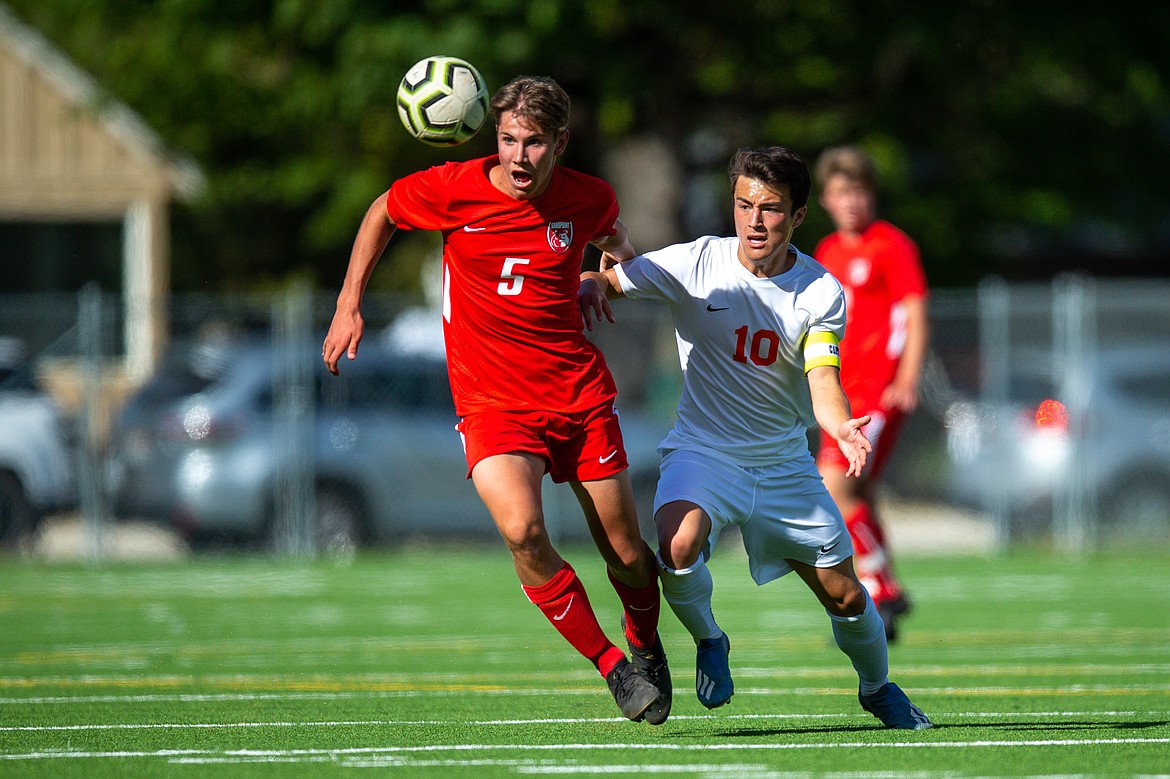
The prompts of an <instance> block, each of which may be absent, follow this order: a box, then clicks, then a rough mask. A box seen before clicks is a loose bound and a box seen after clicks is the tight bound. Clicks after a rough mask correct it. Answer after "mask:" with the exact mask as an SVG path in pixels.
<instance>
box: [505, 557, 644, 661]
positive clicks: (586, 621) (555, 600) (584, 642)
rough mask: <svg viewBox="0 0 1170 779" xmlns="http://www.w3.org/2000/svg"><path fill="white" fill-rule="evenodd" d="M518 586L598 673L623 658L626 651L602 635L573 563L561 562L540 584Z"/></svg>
mask: <svg viewBox="0 0 1170 779" xmlns="http://www.w3.org/2000/svg"><path fill="white" fill-rule="evenodd" d="M521 588H522V589H523V590H524V594H525V595H527V596H528V600H530V601H532V602H533V603H535V604H536V606H537V608H539V609H540V610H541V612H543V613H544V616H546V617H548V621H549V622H551V623H552V626H553V627H554V628H556V629H557V632H559V633H560V634H561V635H562V636H564V637H565V640H566V641H568V642H569V643H570V644H572V646H573V648H574V649H576V650H577V651H578V652H580V653H581V654H582V655H584V656H585V657H587V658H589V661H590V662H591V663H593V665H594V667H596V668H597V670H598V672H599V673H600V674H601V675H602V676H608V675H609V672H610V671H612V670H613V667H614V666H615V665H617V663H618V661H619V660H624V659H625V657H626V653H625V652H623V651H622V650H620V649H618V648H617V647H616V646H614V644H613V642H612V641H610V640H609V639H608V638H606V635H605V633H604V632H603V631H602V629H601V625H599V624H598V623H597V616H596V615H595V614H594V613H593V607H592V606H590V605H589V596H588V595H586V594H585V585H583V584H582V583H581V580H580V579H578V578H577V572H576V571H574V570H573V566H571V565H569V564H568V563H565V567H564V568H562V569H561V570H559V571H557V573H556V575H555V576H553V577H552V578H551V579H549V580H548V581H547V582H545V583H544V584H541V585H540V586H538V587H529V586H527V585H521Z"/></svg>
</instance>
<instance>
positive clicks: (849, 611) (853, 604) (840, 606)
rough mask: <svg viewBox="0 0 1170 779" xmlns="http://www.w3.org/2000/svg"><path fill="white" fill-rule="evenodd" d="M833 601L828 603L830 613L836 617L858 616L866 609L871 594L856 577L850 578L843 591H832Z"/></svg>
mask: <svg viewBox="0 0 1170 779" xmlns="http://www.w3.org/2000/svg"><path fill="white" fill-rule="evenodd" d="M830 595H831V597H832V602H831V603H830V604H829V605H828V610H829V613H830V614H832V615H833V616H836V617H856V616H858V615H860V614H861V613H862V612H863V611H865V606H866V603H867V602H868V601H869V596H868V595H867V594H866V592H865V587H863V586H862V585H861V582H859V581H857V580H856V579H853V580H848V584H847V585H846V586H845V587H844V588H842V591H841V592H838V593H830Z"/></svg>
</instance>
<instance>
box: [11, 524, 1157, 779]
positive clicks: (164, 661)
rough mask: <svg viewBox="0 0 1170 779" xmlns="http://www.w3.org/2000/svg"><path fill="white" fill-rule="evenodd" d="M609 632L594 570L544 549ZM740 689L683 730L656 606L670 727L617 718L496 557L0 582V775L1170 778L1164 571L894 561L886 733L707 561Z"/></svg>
mask: <svg viewBox="0 0 1170 779" xmlns="http://www.w3.org/2000/svg"><path fill="white" fill-rule="evenodd" d="M562 551H564V552H565V553H566V556H567V557H569V559H570V560H571V562H573V563H574V565H575V566H576V568H577V569H578V571H579V572H580V573H581V575H582V577H583V578H584V579H585V582H586V585H587V586H588V587H589V591H590V595H591V598H592V600H593V603H594V606H595V608H596V610H597V611H598V614H599V616H600V617H601V619H602V620H603V622H605V623H606V627H607V629H610V628H612V629H610V634H611V637H614V638H616V637H618V629H617V627H616V623H617V620H618V612H617V605H616V597H615V596H614V594H613V591H612V590H611V589H610V588H609V586H608V584H607V582H606V580H605V575H604V572H603V570H602V568H601V566H600V564H599V562H598V559H599V558H598V557H597V555H596V553H595V552H593V551H592V550H590V549H584V548H581V549H566V550H562ZM712 569H713V571H714V575H715V580H716V587H717V591H716V603H715V606H716V614H717V616H719V617H720V620H721V622H722V624H723V626H724V627H725V629H726V630H727V631H728V633H729V634H730V635H731V638H732V655H731V659H732V668H733V671H734V673H735V675H736V685H737V692H736V695H735V698H734V699H733V701H732V703H731V705H729V706H726V707H724V708H722V709H719V710H716V711H714V712H709V711H707V710H706V709H704V708H702V707H701V706H700V705H699V703H698V701H697V700H696V699H695V696H694V690H693V674H694V654H693V651H694V649H693V645H692V644H691V642H690V640H689V638H688V637H687V636H686V635H685V633H684V632H683V630H682V628H681V626H679V624H678V623H677V622H676V621H675V620H674V617H673V615H671V614H670V613H669V611H668V610H667V609H666V608H665V607H664V611H663V636H664V640H665V643H666V649H667V652H668V654H669V656H670V659H671V665H672V668H673V670H674V678H675V688H676V695H675V704H674V711H673V714H672V716H671V719H670V721H669V722H667V723H666V724H665V725H663V726H661V727H657V728H654V727H651V726H649V725H646V724H644V723H637V724H635V723H631V722H628V721H626V720H624V719H621V718H620V716H619V715H618V711H617V708H616V707H615V706H614V704H613V702H612V699H611V698H610V697H609V695H608V693H607V692H606V689H605V684H604V681H603V680H602V679H601V678H600V677H599V676H598V675H597V674H596V673H595V672H594V671H593V670H592V668H591V667H589V666H588V665H587V664H586V663H585V661H583V660H582V659H581V658H580V657H578V656H577V655H576V654H575V653H573V652H572V651H571V650H570V649H569V648H568V646H567V645H566V644H564V642H563V641H562V640H561V639H560V637H559V636H557V635H556V634H555V633H554V632H553V630H552V629H551V628H550V627H549V625H548V624H547V623H546V622H545V620H544V618H543V617H542V616H541V615H540V614H539V612H538V611H537V610H536V609H535V607H533V606H531V605H530V604H529V603H528V602H527V600H525V598H524V596H523V595H522V593H521V591H520V589H519V586H518V584H517V582H516V581H515V578H514V574H513V573H512V569H511V565H510V562H509V561H508V559H507V556H506V553H505V552H504V550H503V548H502V546H500V547H497V546H487V547H483V548H465V547H458V548H446V547H441V546H436V547H424V548H411V549H408V550H400V551H395V552H386V553H382V554H370V555H368V556H363V557H359V558H358V559H357V560H356V561H354V562H352V563H349V564H344V565H343V564H331V563H325V562H320V563H297V562H281V561H272V560H264V559H252V558H214V559H196V560H194V561H191V562H187V563H165V564H162V563H152V564H129V563H121V564H109V565H105V566H88V565H84V564H71V565H62V564H48V563H33V562H26V561H22V560H16V559H3V560H0V776H21V777H65V776H85V777H104V776H111V777H112V776H117V777H127V776H150V777H159V776H192V775H199V776H207V775H210V776H232V777H239V776H245V777H246V776H254V775H255V776H274V775H278V776H282V777H283V776H291V777H297V776H314V777H316V776H323V775H354V771H356V770H359V769H371V768H373V769H381V771H380V772H381V773H383V774H385V773H393V774H394V775H401V776H410V777H421V776H462V775H465V776H476V777H499V776H528V775H554V776H571V775H582V776H592V775H597V774H607V775H635V774H643V775H649V774H655V775H666V776H694V777H731V776H745V777H776V776H785V777H788V776H794V777H800V776H816V775H830V776H834V777H895V776H898V777H900V776H920V777H925V776H931V777H933V776H1063V777H1067V776H1078V777H1084V776H1132V775H1158V774H1160V775H1167V774H1170V554H1168V553H1166V552H1158V553H1155V554H1154V555H1153V556H1152V557H1144V556H1138V555H1136V554H1134V555H1127V556H1120V555H1117V556H1112V555H1111V556H1093V557H1088V558H1083V559H1078V560H1071V561H1070V560H1066V559H1063V558H1060V557H1056V556H1052V555H1049V554H1045V553H1042V552H1027V553H1014V554H1009V555H1005V556H997V557H953V558H946V559H935V558H906V559H903V560H902V563H901V572H902V575H903V578H904V579H905V580H906V582H907V583H908V586H909V587H910V588H911V591H912V594H913V595H914V597H915V604H916V609H915V612H914V613H913V614H912V615H911V617H909V618H908V619H907V620H906V621H905V623H904V633H903V636H902V640H901V641H900V642H899V643H898V644H897V645H895V646H894V647H893V648H892V650H891V676H892V678H893V679H894V680H895V681H897V682H899V683H900V684H901V685H902V687H903V688H905V689H906V690H907V691H908V692H909V693H910V695H911V697H912V698H913V699H914V701H915V702H916V703H918V704H919V705H920V706H921V707H922V708H923V709H925V710H926V712H927V713H928V714H929V715H930V716H931V717H932V719H933V720H934V722H935V725H936V727H935V729H933V730H929V731H923V732H905V731H888V730H884V729H882V728H881V727H880V726H879V723H878V722H877V720H875V719H873V718H872V717H870V716H869V715H868V714H865V713H864V712H863V711H862V710H861V709H860V707H859V706H858V704H857V699H856V677H855V675H854V674H853V671H852V669H851V667H850V666H849V664H848V661H847V659H846V658H845V657H844V655H842V654H840V653H839V652H838V650H837V649H836V647H835V646H834V645H833V644H832V641H831V636H830V632H829V626H828V620H827V618H826V617H825V615H824V612H823V611H821V610H820V609H819V608H818V607H817V606H816V605H815V604H814V603H813V599H812V596H811V595H810V594H809V593H808V592H807V590H805V589H804V586H803V585H802V584H801V583H800V581H799V580H798V579H797V578H796V577H795V576H789V577H786V578H785V579H783V580H781V581H780V582H777V583H774V584H772V585H769V586H767V587H764V588H757V587H756V586H755V585H754V584H752V583H751V581H750V579H749V578H748V575H747V573H746V570H745V565H744V560H743V557H742V552H740V551H738V550H737V549H735V548H733V547H730V545H728V548H721V550H720V553H719V554H717V555H716V559H715V560H714V561H713V562H712Z"/></svg>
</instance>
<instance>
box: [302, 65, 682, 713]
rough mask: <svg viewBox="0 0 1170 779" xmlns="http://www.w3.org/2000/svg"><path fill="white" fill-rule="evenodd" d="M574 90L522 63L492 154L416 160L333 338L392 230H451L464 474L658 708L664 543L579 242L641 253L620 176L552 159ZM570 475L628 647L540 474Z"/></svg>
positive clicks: (352, 322) (529, 579) (544, 583)
mask: <svg viewBox="0 0 1170 779" xmlns="http://www.w3.org/2000/svg"><path fill="white" fill-rule="evenodd" d="M569 107H570V106H569V97H568V95H567V94H565V92H564V90H563V89H561V87H560V86H558V85H557V84H556V82H555V81H553V80H551V79H547V78H531V77H520V78H517V79H514V80H513V81H512V82H511V83H509V84H507V85H505V86H504V87H503V88H501V89H500V90H499V92H497V93H496V95H495V96H494V97H493V98H492V101H491V110H492V114H493V115H494V116H495V119H496V141H497V149H498V154H497V155H493V156H490V157H485V158H482V159H475V160H469V161H466V162H451V163H447V164H446V165H441V166H438V167H434V168H430V169H427V170H423V171H420V172H418V173H414V174H412V175H409V176H406V177H404V178H402V179H399V180H398V181H396V182H394V184H392V185H391V187H390V189H389V191H387V192H386V193H384V194H382V195H381V196H379V197H378V198H377V199H376V200H375V201H374V203H373V204H372V205H371V206H370V208H369V210H368V211H367V213H366V216H365V218H364V219H363V220H362V224H361V227H360V228H359V230H358V234H357V238H356V239H355V241H354V246H353V251H352V253H351V255H350V261H349V267H348V270H347V272H346V277H345V281H344V282H343V285H342V289H341V293H340V294H339V295H338V298H337V310H336V312H335V314H334V316H333V322H332V324H331V325H330V327H329V332H328V334H327V335H326V337H325V343H324V345H323V347H322V350H321V354H322V358H323V359H324V361H325V365H326V367H327V368H328V369H329V371H330V372H332V373H334V374H336V373H337V372H338V367H337V363H338V360H340V359H341V357H342V356H343V355H344V356H347V357H348V358H349V359H351V360H352V359H355V358H356V357H357V350H358V344H359V343H360V341H361V337H362V330H363V323H362V317H361V313H360V304H361V297H362V294H363V292H364V290H365V287H366V283H367V282H368V280H369V278H370V275H371V274H372V272H373V269H374V266H375V264H376V263H377V261H378V259H379V257H380V256H381V255H382V252H383V251H384V250H385V247H386V244H387V243H388V242H389V240H390V237H391V236H392V235H393V233H394V231H395V230H396V229H403V230H410V229H417V230H436V231H439V232H440V233H442V235H443V332H444V339H445V343H446V350H447V368H448V376H449V378H450V381H451V390H452V393H453V395H454V398H455V410H456V413H457V414H458V415H459V416H460V417H461V420H460V423H459V432H460V435H461V437H462V439H463V443H464V450H465V452H466V455H467V465H468V474H469V476H470V478H471V480H472V482H473V483H474V485H475V488H476V490H477V491H478V493H479V496H480V498H481V499H482V500H483V502H484V504H485V505H486V506H487V508H488V510H489V512H490V513H491V515H492V519H493V520H494V521H495V523H496V527H497V529H498V530H499V532H500V535H501V536H502V537H503V539H504V542H505V544H507V546H508V548H509V550H510V551H511V553H512V562H513V565H514V567H515V569H516V574H517V576H518V577H519V578H520V583H521V585H522V587H523V589H524V592H525V594H526V595H527V596H528V598H529V600H531V601H532V602H533V603H534V604H536V606H537V607H538V608H539V609H540V610H541V612H542V613H544V615H545V616H546V617H548V619H549V622H550V623H551V624H552V625H553V627H554V628H556V630H557V631H558V632H560V633H561V635H562V636H563V637H564V638H565V639H566V640H567V641H568V642H569V643H570V644H571V645H572V646H573V647H574V648H575V649H576V650H577V651H578V652H580V653H581V654H582V655H583V656H585V657H586V658H587V659H588V660H589V661H590V662H592V663H593V665H594V666H595V667H596V668H597V670H598V671H599V672H600V673H601V675H602V676H604V677H605V679H606V681H607V683H608V685H609V689H610V691H611V693H612V694H613V696H614V699H615V700H616V702H617V704H618V706H619V707H620V708H621V710H622V713H623V714H624V715H625V716H626V717H628V718H629V719H632V720H635V721H639V720H645V721H647V722H650V723H651V724H661V723H662V722H664V721H665V720H666V718H667V715H668V714H669V712H670V703H671V689H670V674H669V670H668V669H667V666H666V658H665V656H664V654H663V650H662V642H661V640H660V638H659V636H658V615H659V606H660V594H659V590H658V580H657V576H656V568H655V564H654V557H653V554H652V553H651V551H650V548H649V546H647V545H646V543H645V541H643V540H642V537H641V535H640V533H639V530H638V521H637V515H636V512H635V509H634V498H633V491H632V489H631V486H630V479H629V475H628V473H627V472H626V468H627V461H626V452H625V448H624V446H623V443H622V435H621V429H620V427H619V424H618V418H617V414H616V412H615V411H614V408H613V404H614V398H615V396H616V394H617V392H616V387H615V385H614V381H613V377H612V376H611V375H610V372H609V369H608V367H607V366H606V363H605V359H604V358H603V357H602V355H601V352H600V351H598V349H597V348H596V347H595V346H594V345H593V344H592V343H591V342H589V341H588V340H587V339H586V338H585V336H584V333H583V332H582V322H581V313H580V310H579V308H578V306H577V289H578V286H579V275H580V271H581V262H582V257H583V253H584V250H585V245H586V244H587V243H592V244H593V245H595V246H597V247H598V248H599V249H601V250H602V251H605V252H608V253H610V254H613V255H615V256H618V257H620V258H623V259H626V258H629V257H632V256H634V250H633V247H632V246H631V244H630V241H629V238H628V235H627V233H626V230H625V227H624V226H623V225H622V223H621V221H620V220H619V219H618V204H617V199H616V197H615V196H614V193H613V189H612V188H611V187H610V185H609V184H607V183H606V182H604V181H602V180H601V179H598V178H594V177H592V176H587V175H585V174H582V173H579V172H576V171H573V170H570V169H568V168H563V167H560V166H558V165H557V164H556V161H557V157H559V156H560V155H561V154H562V153H563V152H564V150H565V147H566V145H567V143H568V140H569V130H568V124H569ZM545 473H549V474H550V475H551V476H552V479H553V481H555V482H569V483H570V484H571V485H572V488H573V491H574V492H575V494H576V496H577V499H578V502H579V503H580V504H581V508H582V511H583V512H584V515H585V520H586V522H587V523H588V524H589V528H590V532H591V535H592V537H593V538H594V539H595V540H596V542H597V546H598V549H599V551H600V552H601V556H602V558H603V559H604V560H605V563H606V565H607V567H608V573H609V580H610V582H612V584H613V587H614V589H615V590H616V591H617V593H618V596H619V597H620V599H621V601H622V605H623V607H624V611H623V624H624V625H625V634H626V636H625V637H626V641H627V644H628V646H629V648H630V652H631V654H632V657H633V660H634V662H633V663H630V662H629V660H628V659H627V657H626V653H625V652H624V651H623V650H622V649H620V648H618V647H617V646H615V645H614V644H613V643H612V642H611V641H610V640H609V638H607V636H606V634H605V632H604V631H603V630H602V629H601V627H600V625H599V623H598V621H597V617H596V615H595V613H594V611H593V608H592V607H591V605H590V603H589V598H588V596H587V595H586V593H585V589H584V587H583V586H582V583H581V581H580V579H579V578H578V577H577V574H576V572H575V571H574V570H573V568H572V566H571V565H569V564H568V563H567V562H566V561H565V560H564V559H563V558H562V557H561V556H560V555H559V554H558V553H557V551H556V550H555V549H554V548H553V545H552V542H551V540H550V539H549V536H548V532H547V530H546V528H545V524H544V515H543V513H542V510H541V482H542V480H543V476H544V474H545Z"/></svg>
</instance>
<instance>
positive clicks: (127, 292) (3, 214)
mask: <svg viewBox="0 0 1170 779" xmlns="http://www.w3.org/2000/svg"><path fill="white" fill-rule="evenodd" d="M202 186H203V177H202V174H201V173H200V171H199V170H198V168H197V167H196V166H195V165H194V164H193V163H192V162H190V161H188V160H184V159H182V158H180V157H177V156H175V155H173V154H170V153H168V152H167V151H166V149H165V148H164V147H163V144H162V143H161V142H160V140H159V139H158V137H157V136H156V135H155V134H154V133H153V132H152V131H151V130H150V129H149V128H148V127H147V126H146V125H145V124H144V123H143V121H142V120H141V119H140V118H139V117H137V116H136V115H135V114H134V113H133V112H132V111H130V110H129V109H128V108H126V107H125V106H123V105H121V104H119V103H118V102H116V101H114V100H112V99H110V98H109V96H108V95H106V94H105V93H103V91H102V90H101V89H100V88H99V87H98V85H97V84H96V83H95V82H94V81H93V79H92V78H90V77H89V76H88V75H87V74H85V73H84V72H82V71H81V70H79V69H78V68H77V67H76V66H75V65H73V64H72V63H71V62H70V61H69V60H68V59H67V58H66V57H65V56H64V55H62V54H61V53H60V52H58V51H57V50H56V49H55V48H54V47H53V46H52V45H51V44H50V43H49V42H48V41H46V40H45V39H44V37H43V36H41V35H40V34H39V33H37V32H36V31H35V30H33V29H31V28H30V27H28V26H26V25H24V24H23V23H21V22H20V21H19V20H18V19H17V18H16V17H15V15H13V14H12V12H11V11H10V10H9V9H8V8H7V7H6V6H4V5H3V4H0V219H3V220H8V221H27V222H38V221H39V222H71V221H106V220H109V221H112V222H116V221H121V222H122V225H123V236H124V239H123V242H122V244H123V247H124V248H123V274H122V279H123V283H122V286H123V288H122V294H123V300H124V301H125V333H124V336H125V339H124V340H125V344H126V352H125V363H124V365H123V366H122V371H120V372H121V373H123V375H124V377H125V378H127V379H128V380H129V381H131V382H135V381H137V380H141V379H142V378H143V377H145V376H146V375H148V374H149V373H150V371H151V370H152V369H153V368H154V366H155V364H156V362H157V360H158V359H159V357H160V356H161V354H162V352H163V350H164V349H165V346H166V338H167V311H166V306H167V299H168V296H169V279H170V273H169V269H170V253H169V240H170V239H169V236H170V231H169V226H168V221H169V215H168V209H169V205H170V202H171V201H172V200H174V199H176V198H179V199H187V198H192V197H194V196H195V195H197V194H198V193H199V192H200V191H201V189H202Z"/></svg>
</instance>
